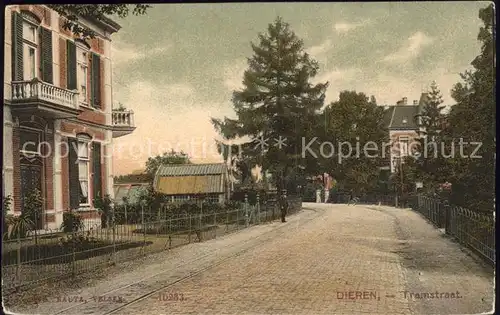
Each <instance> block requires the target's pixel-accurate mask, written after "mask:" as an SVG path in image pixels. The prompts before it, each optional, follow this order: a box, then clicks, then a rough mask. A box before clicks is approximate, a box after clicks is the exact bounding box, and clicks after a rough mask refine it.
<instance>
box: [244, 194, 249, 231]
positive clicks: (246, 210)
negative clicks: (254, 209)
mask: <svg viewBox="0 0 500 315" xmlns="http://www.w3.org/2000/svg"><path fill="white" fill-rule="evenodd" d="M248 219H249V218H248V194H245V227H246V228H247V227H248V226H249V221H248Z"/></svg>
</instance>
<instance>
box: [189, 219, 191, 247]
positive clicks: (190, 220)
mask: <svg viewBox="0 0 500 315" xmlns="http://www.w3.org/2000/svg"><path fill="white" fill-rule="evenodd" d="M188 218H189V232H188V233H189V234H188V242H189V243H191V214H188Z"/></svg>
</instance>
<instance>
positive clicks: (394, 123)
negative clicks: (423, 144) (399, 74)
mask: <svg viewBox="0 0 500 315" xmlns="http://www.w3.org/2000/svg"><path fill="white" fill-rule="evenodd" d="M427 95H428V94H427V93H422V94H421V96H420V100H414V101H413V103H412V104H408V99H407V98H406V97H404V98H403V99H402V100H400V101H398V102H397V103H396V105H392V106H389V107H388V108H387V109H386V116H385V119H386V123H387V128H388V130H389V135H388V136H389V139H390V143H392V146H391V148H390V157H389V159H387V160H386V161H387V163H386V164H387V165H384V166H383V167H381V169H382V170H390V172H391V173H394V172H396V167H397V166H398V165H399V164H398V163H399V161H400V159H401V158H402V157H405V156H408V155H409V153H410V152H409V151H410V150H412V149H416V147H412V145H411V143H413V142H414V141H416V140H417V138H418V137H419V126H418V121H417V119H418V118H417V115H419V114H420V113H421V112H422V109H423V107H424V106H425V102H426V101H427V97H428V96H427Z"/></svg>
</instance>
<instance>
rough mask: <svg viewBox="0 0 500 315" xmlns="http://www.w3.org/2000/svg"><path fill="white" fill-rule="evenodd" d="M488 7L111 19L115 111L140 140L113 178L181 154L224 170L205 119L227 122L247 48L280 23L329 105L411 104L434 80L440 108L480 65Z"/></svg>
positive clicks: (333, 7)
mask: <svg viewBox="0 0 500 315" xmlns="http://www.w3.org/2000/svg"><path fill="white" fill-rule="evenodd" d="M488 4H489V3H488V2H392V3H381V2H376V3H360V2H356V3H326V2H322V3H286V4H285V3H209V4H154V5H153V8H151V9H149V11H148V13H147V15H145V16H129V17H127V18H125V19H116V22H118V23H119V24H120V25H121V26H122V29H121V30H120V31H119V32H118V33H116V34H113V36H112V45H113V46H112V60H113V61H112V62H113V74H112V80H113V103H114V104H115V107H118V103H122V104H123V105H124V106H125V107H126V108H127V109H132V110H133V111H134V119H135V124H136V126H137V128H136V130H135V131H134V132H133V133H132V134H130V135H126V136H123V137H120V138H116V139H115V140H114V148H113V154H114V158H113V159H114V166H113V172H114V174H115V175H122V174H129V173H131V172H132V171H134V170H137V169H143V168H144V164H145V161H146V160H147V158H148V157H149V156H154V155H157V154H160V153H162V152H164V151H167V150H168V151H169V150H170V149H175V150H177V151H180V150H183V151H184V152H186V153H188V154H189V155H190V156H191V158H192V160H193V162H196V163H207V162H218V161H221V158H220V156H219V154H218V153H217V148H216V146H215V142H214V139H215V138H218V135H217V133H216V131H215V130H214V128H213V126H212V124H211V123H210V118H211V117H216V118H222V117H224V116H230V117H234V112H233V110H232V103H231V95H232V92H233V91H234V90H237V89H240V88H241V87H242V84H241V81H242V78H243V72H244V71H245V69H246V68H247V64H246V58H248V57H251V55H252V49H251V45H250V43H251V42H253V43H258V34H259V33H265V32H266V30H267V26H268V24H269V23H272V22H273V21H274V20H275V18H276V17H277V16H281V17H282V18H283V19H284V21H285V22H287V23H289V24H290V27H291V29H292V30H293V31H294V32H295V33H296V34H297V36H298V37H299V38H301V39H302V40H303V42H304V48H305V50H306V51H307V52H309V53H310V54H311V55H312V57H313V58H314V59H316V60H317V61H318V62H319V64H320V72H319V74H318V75H317V77H315V78H314V81H316V82H325V81H328V82H329V88H328V90H327V92H326V93H327V94H326V102H325V104H328V103H330V102H332V101H335V100H336V99H337V98H338V95H339V92H340V91H343V90H355V91H357V92H363V93H365V94H367V95H374V96H375V98H376V100H377V103H378V104H379V105H384V104H387V105H390V104H395V103H396V101H398V100H400V99H401V98H402V97H407V98H408V102H409V103H411V102H412V101H413V100H417V99H419V97H420V94H421V92H422V91H423V89H425V88H426V87H427V86H429V84H430V83H431V82H432V81H433V80H435V81H436V82H437V84H438V85H439V87H440V89H441V92H442V94H443V100H444V104H445V105H452V104H453V102H454V101H453V99H452V98H451V96H450V90H451V89H452V87H453V85H454V84H456V83H457V82H460V81H461V78H460V75H459V74H460V73H462V72H464V71H465V70H466V69H470V68H471V67H470V62H471V61H472V60H473V59H474V58H475V57H476V56H477V55H478V54H479V52H480V43H479V42H478V40H477V34H478V32H479V28H480V27H481V25H482V23H481V20H480V19H479V17H478V12H479V9H480V8H483V7H486V6H487V5H488Z"/></svg>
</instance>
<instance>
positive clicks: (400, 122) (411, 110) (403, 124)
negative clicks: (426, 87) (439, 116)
mask: <svg viewBox="0 0 500 315" xmlns="http://www.w3.org/2000/svg"><path fill="white" fill-rule="evenodd" d="M428 98H429V97H428V93H422V94H421V95H420V100H419V101H418V104H417V105H392V106H389V108H388V109H387V110H386V114H385V116H384V122H386V126H387V127H388V128H389V129H390V130H415V129H418V125H417V122H416V121H415V116H417V115H418V114H419V113H420V112H421V111H422V108H423V106H424V105H425V102H426V101H427V100H428Z"/></svg>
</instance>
